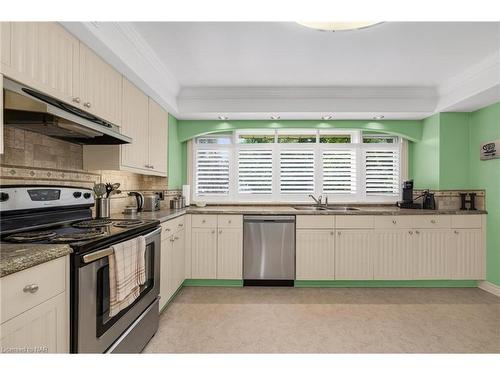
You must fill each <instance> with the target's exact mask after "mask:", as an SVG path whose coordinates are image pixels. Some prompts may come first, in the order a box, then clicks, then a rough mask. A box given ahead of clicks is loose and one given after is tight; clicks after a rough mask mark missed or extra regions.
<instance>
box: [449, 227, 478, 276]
mask: <svg viewBox="0 0 500 375" xmlns="http://www.w3.org/2000/svg"><path fill="white" fill-rule="evenodd" d="M451 236H452V240H451V242H450V243H451V248H450V258H451V259H452V260H453V263H452V265H453V268H452V272H451V275H450V276H451V278H452V279H464V280H482V279H484V278H485V272H486V270H485V266H486V254H485V247H484V235H483V231H482V230H481V229H454V230H453V233H452V234H451Z"/></svg>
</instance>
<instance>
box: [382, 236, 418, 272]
mask: <svg viewBox="0 0 500 375" xmlns="http://www.w3.org/2000/svg"><path fill="white" fill-rule="evenodd" d="M374 235H375V241H374V247H373V252H374V256H373V278H374V279H375V280H411V279H412V278H413V270H412V267H413V264H414V262H413V236H414V233H413V231H412V230H409V229H385V230H379V231H375V233H374Z"/></svg>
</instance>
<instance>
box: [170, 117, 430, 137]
mask: <svg viewBox="0 0 500 375" xmlns="http://www.w3.org/2000/svg"><path fill="white" fill-rule="evenodd" d="M178 124H179V127H178V134H179V141H181V142H184V141H187V140H188V139H191V138H193V137H196V136H198V135H202V134H208V133H215V132H223V131H232V130H237V129H280V128H283V129H308V128H312V129H364V130H373V131H376V132H380V133H390V134H396V135H400V136H402V137H404V138H407V139H409V140H412V141H418V140H420V138H421V137H422V123H421V121H419V120H387V121H370V120H332V121H316V120H284V121H268V120H235V121H213V120H179V121H178Z"/></svg>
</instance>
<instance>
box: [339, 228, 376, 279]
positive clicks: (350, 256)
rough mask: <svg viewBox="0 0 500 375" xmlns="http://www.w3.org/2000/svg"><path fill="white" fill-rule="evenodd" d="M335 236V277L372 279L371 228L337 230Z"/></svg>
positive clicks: (372, 245)
mask: <svg viewBox="0 0 500 375" xmlns="http://www.w3.org/2000/svg"><path fill="white" fill-rule="evenodd" d="M336 233H337V234H336V236H335V237H336V238H335V279H336V280H370V279H373V253H374V248H375V246H376V244H375V241H374V232H373V230H355V229H348V230H341V231H340V230H338V231H337V232H336Z"/></svg>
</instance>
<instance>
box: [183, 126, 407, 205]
mask: <svg viewBox="0 0 500 375" xmlns="http://www.w3.org/2000/svg"><path fill="white" fill-rule="evenodd" d="M272 132H274V143H238V135H239V134H256V135H261V134H262V135H268V134H271V133H272ZM301 132H304V134H310V133H311V132H316V143H278V134H280V133H281V134H298V133H301ZM320 134H327V135H350V136H351V143H319V137H320ZM374 135H375V134H373V133H370V136H374ZM380 135H381V136H384V134H380ZM205 136H207V137H210V138H213V137H228V134H227V133H221V134H220V135H218V134H217V133H215V134H214V133H212V134H207V135H205ZM202 137H204V136H200V137H197V138H202ZM395 137H396V138H395V139H396V141H395V142H394V143H363V131H362V130H347V129H273V130H270V129H246V130H236V131H234V132H233V134H232V138H231V143H230V144H226V145H220V144H199V143H198V142H197V139H194V140H193V142H192V150H191V155H192V159H191V160H192V165H191V166H190V168H191V173H190V182H191V185H192V186H194V189H192V190H191V191H192V193H191V194H192V200H193V201H195V202H196V201H204V202H207V203H222V204H224V203H225V204H227V203H312V200H311V198H309V197H308V195H307V194H280V154H281V151H282V150H286V149H291V150H293V149H308V148H309V149H311V148H312V149H313V150H314V192H313V193H312V194H313V195H314V196H316V197H317V196H318V195H322V196H323V197H328V201H329V203H331V204H336V203H395V202H396V201H397V200H399V198H400V193H401V192H400V186H401V181H402V178H403V173H404V171H405V170H406V166H404V165H402V163H403V162H404V161H406V160H407V155H402V152H403V151H407V148H403V139H402V138H401V137H398V136H395ZM200 148H203V149H211V148H225V149H228V150H229V192H228V194H227V195H200V196H198V195H197V193H196V185H197V181H196V154H197V150H198V149H200ZM245 149H262V150H270V151H271V153H272V160H273V162H272V193H271V194H251V193H240V192H239V186H238V183H239V173H238V155H239V151H240V150H245ZM341 149H352V150H354V155H355V158H356V162H355V168H356V181H355V182H356V191H355V193H353V194H324V193H323V184H324V181H323V180H324V176H323V159H322V155H323V152H324V151H325V150H341ZM370 149H384V150H385V149H387V150H396V151H397V152H398V159H399V164H398V167H399V168H398V191H397V194H395V195H387V196H384V195H367V194H366V173H365V172H366V166H365V158H366V155H365V154H366V150H370Z"/></svg>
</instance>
